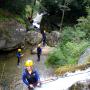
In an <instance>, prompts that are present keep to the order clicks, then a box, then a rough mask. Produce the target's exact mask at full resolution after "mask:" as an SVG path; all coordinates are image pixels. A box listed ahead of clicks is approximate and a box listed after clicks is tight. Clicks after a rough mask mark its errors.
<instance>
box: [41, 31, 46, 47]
mask: <svg viewBox="0 0 90 90" xmlns="http://www.w3.org/2000/svg"><path fill="white" fill-rule="evenodd" d="M42 42H43V46H45V45H46V31H45V30H44V31H43V32H42Z"/></svg>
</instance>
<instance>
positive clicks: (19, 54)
mask: <svg viewBox="0 0 90 90" xmlns="http://www.w3.org/2000/svg"><path fill="white" fill-rule="evenodd" d="M16 56H17V58H18V61H17V65H19V63H20V58H21V53H20V52H17V54H16Z"/></svg>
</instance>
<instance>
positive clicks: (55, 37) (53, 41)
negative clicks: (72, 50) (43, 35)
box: [47, 31, 60, 46]
mask: <svg viewBox="0 0 90 90" xmlns="http://www.w3.org/2000/svg"><path fill="white" fill-rule="evenodd" d="M59 40H60V33H59V32H58V31H52V32H51V33H50V34H48V35H47V45H48V46H55V45H57V44H58V42H59Z"/></svg>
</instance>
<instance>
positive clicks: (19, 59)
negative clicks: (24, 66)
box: [17, 57, 20, 65]
mask: <svg viewBox="0 0 90 90" xmlns="http://www.w3.org/2000/svg"><path fill="white" fill-rule="evenodd" d="M19 63H20V58H19V57H18V61H17V65H19Z"/></svg>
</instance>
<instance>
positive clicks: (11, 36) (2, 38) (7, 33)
mask: <svg viewBox="0 0 90 90" xmlns="http://www.w3.org/2000/svg"><path fill="white" fill-rule="evenodd" d="M25 33H26V29H25V28H24V27H23V25H21V24H20V23H19V22H17V21H16V20H13V19H11V20H6V21H2V22H0V50H2V51H10V50H13V49H16V48H17V47H19V46H22V45H23V44H24V41H25Z"/></svg>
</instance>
